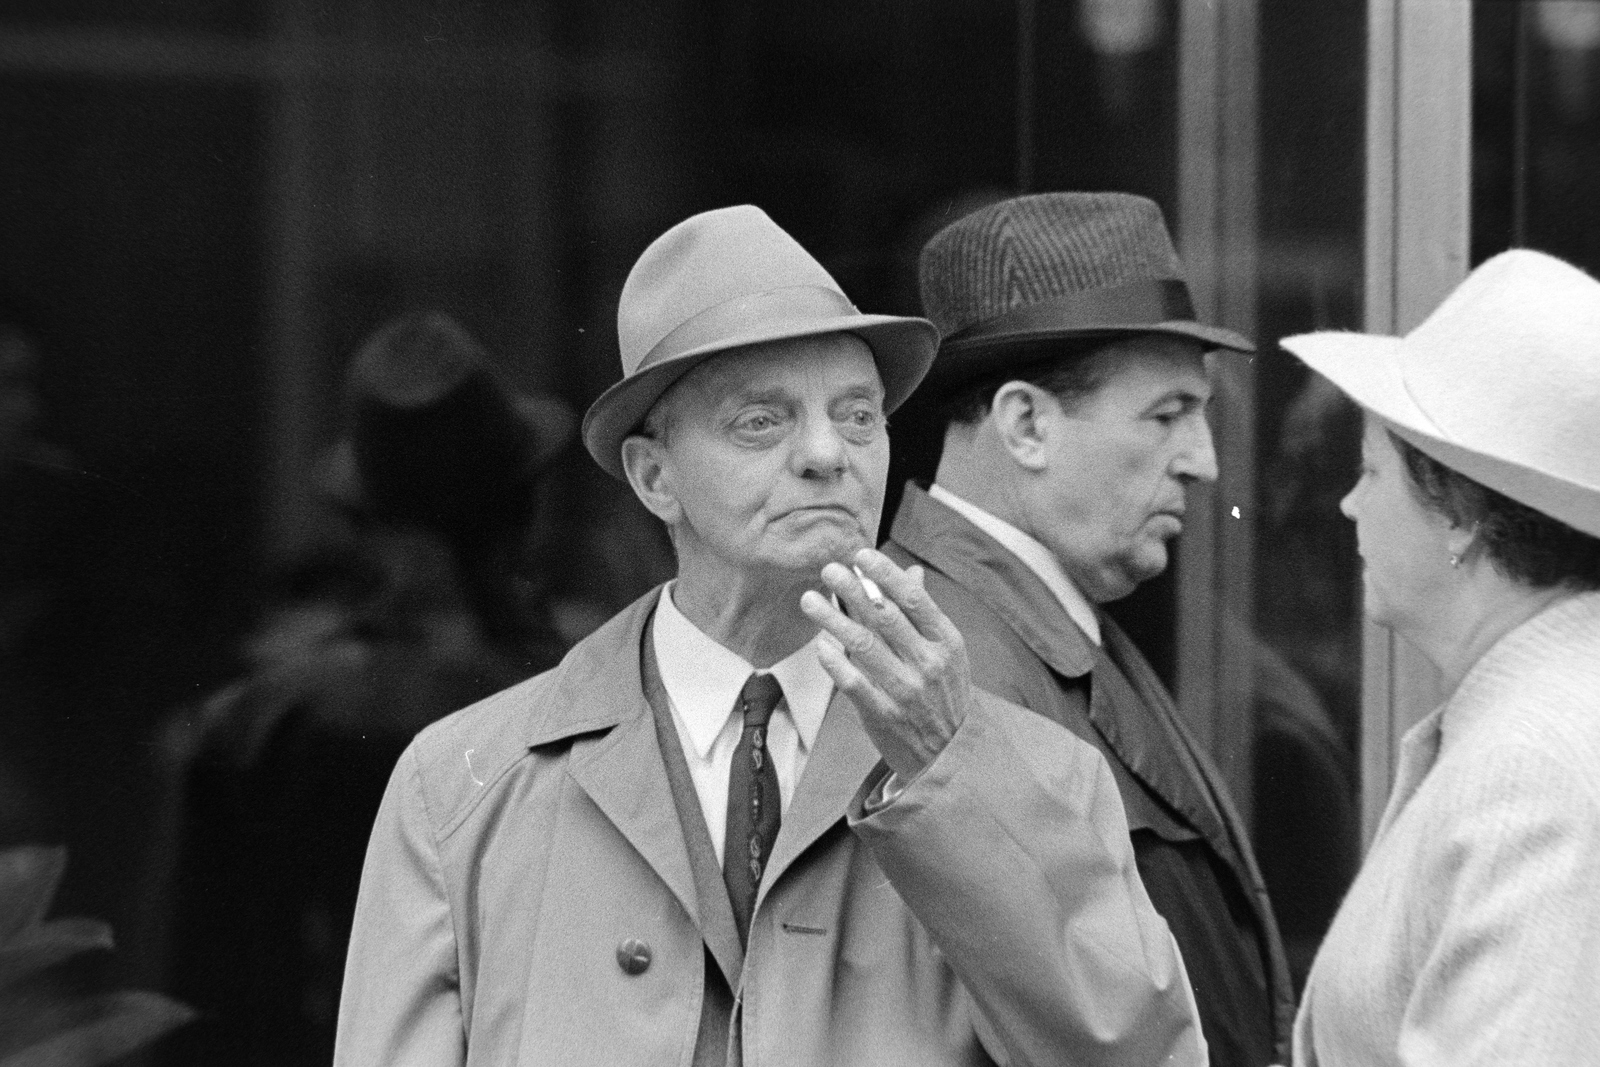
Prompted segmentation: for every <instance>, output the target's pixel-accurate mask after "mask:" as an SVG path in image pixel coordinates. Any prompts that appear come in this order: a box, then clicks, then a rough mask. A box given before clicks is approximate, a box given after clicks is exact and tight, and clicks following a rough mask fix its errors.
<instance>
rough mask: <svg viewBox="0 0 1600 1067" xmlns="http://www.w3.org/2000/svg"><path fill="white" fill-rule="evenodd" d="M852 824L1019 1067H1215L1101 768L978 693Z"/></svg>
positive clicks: (1004, 1059)
mask: <svg viewBox="0 0 1600 1067" xmlns="http://www.w3.org/2000/svg"><path fill="white" fill-rule="evenodd" d="M879 784H880V781H879V778H878V776H874V778H872V779H869V780H868V782H867V783H865V785H863V787H862V790H861V792H860V793H859V794H858V795H857V798H856V800H855V802H854V803H853V804H852V806H851V816H850V821H851V825H852V827H853V828H854V830H855V832H856V834H857V836H858V837H859V838H860V839H861V840H862V841H863V842H864V843H865V845H866V846H867V848H869V849H870V850H871V852H872V854H873V857H874V858H875V859H876V860H877V862H878V864H879V866H881V867H882V868H883V870H884V872H885V873H886V874H887V875H888V877H889V880H890V881H891V882H892V883H893V884H894V887H895V890H896V891H897V892H898V893H899V894H900V896H901V898H902V899H903V900H905V902H906V904H907V905H908V906H909V907H910V908H911V910H912V912H913V913H914V914H915V915H916V916H917V918H918V919H919V920H920V921H921V922H922V924H923V925H924V926H925V927H926V928H927V929H928V931H929V933H930V934H931V936H932V937H933V939H934V941H935V942H936V943H937V944H938V946H939V948H940V949H941V950H942V951H943V952H944V954H945V956H946V957H947V958H948V959H949V961H950V964H951V966H952V967H953V968H954V970H955V972H956V974H957V975H958V976H959V977H960V979H961V981H962V984H963V985H964V986H965V987H966V989H967V991H968V992H969V993H970V994H971V996H972V998H973V1000H974V1002H975V1004H976V1007H977V1010H978V1012H979V1016H980V1017H979V1018H977V1019H975V1020H974V1026H975V1029H976V1030H977V1032H978V1035H979V1037H980V1039H981V1040H982V1041H983V1043H984V1044H985V1046H986V1047H987V1048H988V1051H989V1054H990V1055H991V1056H992V1057H993V1058H994V1059H995V1060H997V1061H998V1062H1001V1063H1005V1064H1011V1065H1016V1067H1021V1065H1031V1064H1062V1063H1070V1064H1075V1065H1085V1067H1087V1065H1112V1064H1119V1065H1120V1064H1133V1063H1140V1064H1184V1065H1189V1064H1195V1065H1199V1064H1204V1063H1205V1062H1206V1046H1205V1039H1204V1038H1203V1037H1202V1036H1201V1033H1200V1024H1199V1016H1198V1013H1197V1011H1196V1009H1195V1004H1194V998H1193V994H1192V992H1191V991H1190V989H1189V982H1188V977H1187V975H1186V974H1185V972H1184V968H1183V961H1182V959H1181V958H1180V956H1179V955H1178V950H1177V946H1176V944H1175V942H1174V941H1173V939H1172V934H1171V933H1170V931H1169V930H1168V929H1167V926H1166V923H1165V922H1164V921H1162V919H1161V917H1160V916H1159V915H1158V914H1157V913H1156V911H1155V909H1154V908H1153V907H1152V906H1151V904H1150V899H1149V897H1148V896H1146V894H1145V890H1144V885H1143V883H1142V882H1141V881H1140V880H1139V875H1138V870H1137V868H1136V867H1135V865H1134V858H1133V849H1132V845H1131V844H1130V842H1129V838H1128V831H1127V822H1126V819H1125V817H1124V815H1123V810H1122V801H1121V799H1120V798H1119V797H1118V795H1117V789H1116V785H1115V783H1114V782H1113V781H1112V778H1111V772H1110V770H1109V769H1108V768H1107V767H1106V765H1105V760H1104V757H1102V756H1101V755H1100V753H1099V752H1097V751H1096V750H1095V749H1094V748H1092V747H1091V746H1089V745H1087V744H1085V743H1084V742H1083V741H1082V740H1080V739H1079V738H1077V737H1075V736H1074V735H1073V734H1072V733H1071V732H1070V731H1068V730H1066V729H1064V728H1062V727H1061V726H1059V725H1057V724H1055V723H1052V722H1050V721H1049V720H1047V719H1045V718H1044V717H1042V716H1039V715H1035V714H1033V713H1031V712H1028V711H1025V710H1023V709H1021V708H1019V707H1017V706H1016V705H1013V704H1008V703H1006V702H1005V701H1002V700H1000V699H999V698H997V697H993V696H990V695H989V694H986V693H983V692H981V691H978V693H977V699H976V702H975V706H974V707H973V708H972V709H971V710H970V711H969V713H968V715H967V717H966V719H965V720H964V721H963V722H962V724H961V726H960V728H959V729H958V730H957V731H956V733H955V736H954V737H952V738H951V740H950V742H949V744H948V745H946V747H945V749H944V751H943V752H941V753H940V754H939V756H938V757H937V758H936V759H935V760H934V761H933V762H932V763H931V764H929V765H928V766H927V767H926V768H925V769H924V770H923V771H922V773H921V774H919V775H918V776H917V777H916V778H915V779H913V780H912V781H910V782H909V783H906V784H905V787H904V789H903V790H902V791H901V792H899V793H898V794H897V795H894V796H893V798H892V799H891V800H888V801H887V802H885V803H882V805H881V806H878V805H876V804H874V805H872V806H871V810H870V811H869V810H868V804H867V798H868V797H870V796H872V794H873V793H874V792H875V791H876V790H877V787H878V786H879Z"/></svg>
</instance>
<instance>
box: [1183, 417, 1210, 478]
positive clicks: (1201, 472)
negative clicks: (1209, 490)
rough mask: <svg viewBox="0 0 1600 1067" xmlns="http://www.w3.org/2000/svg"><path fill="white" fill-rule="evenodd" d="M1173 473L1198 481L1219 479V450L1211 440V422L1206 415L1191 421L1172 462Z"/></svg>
mask: <svg viewBox="0 0 1600 1067" xmlns="http://www.w3.org/2000/svg"><path fill="white" fill-rule="evenodd" d="M1172 473H1173V474H1175V475H1177V476H1178V477H1179V478H1183V479H1186V480H1189V481H1196V482H1206V483H1210V482H1214V481H1216V480H1217V450H1216V447H1215V445H1214V444H1213V443H1212V440H1211V424H1210V423H1209V422H1208V421H1206V417H1205V416H1204V415H1198V414H1197V415H1196V416H1195V417H1194V419H1193V420H1191V421H1190V423H1189V433H1188V435H1187V437H1186V439H1185V440H1184V442H1183V445H1182V447H1181V448H1180V449H1179V450H1178V454H1177V456H1176V457H1174V459H1173V462H1172Z"/></svg>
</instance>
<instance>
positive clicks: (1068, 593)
mask: <svg viewBox="0 0 1600 1067" xmlns="http://www.w3.org/2000/svg"><path fill="white" fill-rule="evenodd" d="M928 495H929V496H931V497H932V498H933V499H935V500H937V501H939V502H940V503H941V504H943V505H944V506H945V507H947V508H949V509H950V510H951V511H954V512H955V513H956V514H958V515H960V516H961V517H962V518H964V519H966V520H967V521H968V522H970V523H972V525H974V526H976V527H977V528H978V529H980V530H982V531H983V532H984V533H986V534H988V535H989V536H990V537H992V538H994V539H995V540H996V541H999V542H1000V544H1001V545H1003V546H1004V547H1005V549H1006V550H1007V551H1008V552H1010V553H1011V554H1012V555H1014V556H1016V557H1017V558H1018V559H1020V560H1021V561H1022V562H1023V564H1024V565H1025V566H1026V567H1027V568H1028V569H1029V570H1030V571H1032V572H1033V573H1034V574H1036V575H1038V576H1039V580H1040V581H1041V582H1043V583H1044V584H1045V586H1046V588H1048V589H1049V590H1050V592H1051V593H1053V594H1054V595H1055V598H1056V600H1057V601H1059V602H1060V604H1061V607H1062V608H1063V609H1064V610H1065V611H1066V613H1067V616H1068V617H1069V618H1071V619H1072V621H1073V622H1075V623H1077V624H1078V629H1080V630H1082V631H1083V632H1084V634H1085V635H1086V636H1087V637H1088V638H1089V640H1091V641H1093V642H1094V643H1095V644H1097V645H1098V644H1100V620H1099V618H1097V617H1096V616H1095V613H1094V606H1093V605H1092V604H1090V603H1089V599H1088V598H1087V597H1085V596H1084V595H1083V593H1081V592H1080V591H1079V590H1078V587H1077V586H1076V585H1073V584H1072V579H1071V578H1068V577H1067V572H1066V570H1065V569H1063V568H1062V566H1061V561H1060V560H1058V559H1056V556H1055V553H1054V552H1051V551H1050V550H1049V549H1048V548H1046V547H1045V546H1044V545H1043V544H1041V543H1040V542H1039V541H1037V540H1036V539H1034V538H1032V537H1030V536H1028V535H1027V534H1025V533H1023V532H1022V531H1021V530H1019V529H1017V528H1016V527H1015V526H1013V525H1011V524H1010V523H1009V522H1006V521H1005V520H1004V519H999V518H996V517H995V516H993V515H991V514H989V512H987V511H985V510H983V509H982V508H980V507H979V506H978V505H976V504H974V503H971V502H970V501H967V500H963V499H961V498H960V497H959V496H956V495H955V494H954V493H952V492H951V491H950V490H948V489H946V488H945V487H944V486H942V485H939V484H937V483H935V484H934V485H932V486H930V487H929V488H928Z"/></svg>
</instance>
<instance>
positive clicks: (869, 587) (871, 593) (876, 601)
mask: <svg viewBox="0 0 1600 1067" xmlns="http://www.w3.org/2000/svg"><path fill="white" fill-rule="evenodd" d="M850 569H851V570H853V571H855V572H856V577H857V578H859V579H861V591H862V592H864V593H866V594H867V599H868V600H870V601H872V606H873V607H875V608H881V607H883V606H884V599H883V590H882V589H879V588H878V583H877V582H875V581H873V580H872V579H871V578H868V577H867V576H866V575H865V574H862V573H861V568H860V567H855V566H852V567H851V568H850Z"/></svg>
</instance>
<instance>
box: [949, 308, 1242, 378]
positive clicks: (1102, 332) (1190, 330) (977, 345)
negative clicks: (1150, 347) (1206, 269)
mask: <svg viewBox="0 0 1600 1067" xmlns="http://www.w3.org/2000/svg"><path fill="white" fill-rule="evenodd" d="M1144 334H1157V335H1160V336H1164V337H1182V338H1187V339H1189V340H1192V341H1198V342H1199V343H1200V344H1201V345H1202V346H1203V347H1204V348H1205V349H1206V350H1207V351H1216V350H1219V349H1220V350H1223V351H1229V352H1241V353H1250V352H1254V351H1255V350H1256V347H1255V345H1253V344H1252V343H1251V342H1250V341H1249V340H1247V339H1246V338H1244V337H1241V336H1240V335H1239V334H1237V333H1234V332H1233V331H1232V330H1227V329H1223V328H1222V327H1220V326H1207V325H1206V324H1205V323H1201V322H1194V321H1192V320H1188V319H1170V320H1168V321H1165V322H1141V323H1106V324H1104V325H1100V324H1096V325H1094V326H1072V327H1061V328H1059V329H1032V330H1017V331H1015V332H1011V333H1001V334H992V335H989V336H985V337H981V338H971V339H963V338H953V339H951V340H948V341H946V342H944V344H942V345H941V346H940V348H939V358H938V360H937V361H935V363H934V365H933V369H932V370H931V371H930V372H929V373H928V388H929V389H937V390H939V391H942V392H948V391H949V390H951V389H954V388H956V387H958V386H960V385H963V384H965V383H966V382H969V381H972V380H973V379H976V378H981V377H984V376H985V375H987V374H989V373H990V372H992V371H998V370H1003V369H1004V368H1005V367H1007V366H1010V365H1018V364H1019V362H1020V361H1019V355H1020V354H1022V353H1025V352H1031V351H1032V350H1034V349H1036V348H1038V347H1039V346H1041V345H1048V344H1051V343H1054V342H1060V341H1073V342H1080V341H1095V340H1104V341H1115V340H1121V339H1123V338H1126V337H1138V336H1141V335H1144Z"/></svg>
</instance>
